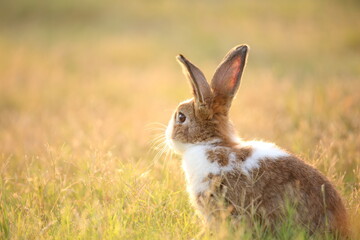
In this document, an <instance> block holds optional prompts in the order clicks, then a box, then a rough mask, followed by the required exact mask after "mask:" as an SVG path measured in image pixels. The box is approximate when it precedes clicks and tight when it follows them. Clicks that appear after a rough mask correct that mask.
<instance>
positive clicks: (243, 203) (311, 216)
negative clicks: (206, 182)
mask: <svg viewBox="0 0 360 240" xmlns="http://www.w3.org/2000/svg"><path fill="white" fill-rule="evenodd" d="M220 178H221V180H220ZM209 179H211V181H213V179H214V177H213V176H212V177H211V178H209ZM215 181H216V182H215V183H212V184H211V186H212V188H211V190H210V192H207V194H205V195H201V196H199V199H200V200H199V201H198V203H199V204H209V203H211V207H210V206H201V209H211V208H213V207H214V204H215V203H214V201H215V199H218V196H224V199H225V202H226V203H227V205H226V206H230V207H231V209H232V211H231V215H233V216H238V215H247V216H250V217H254V216H255V217H257V218H258V219H260V220H261V222H263V223H264V224H266V225H268V226H270V227H275V226H276V224H277V223H278V222H279V221H280V220H281V219H282V217H283V216H284V214H285V211H286V209H285V207H286V206H287V204H286V203H288V204H290V205H291V206H292V207H294V208H295V209H296V210H297V211H296V214H295V216H294V220H295V221H296V222H297V223H299V224H301V225H303V226H305V227H307V228H308V230H309V232H310V233H314V232H316V231H318V230H321V231H327V230H330V231H331V232H334V233H336V232H339V233H340V234H341V235H342V236H346V235H347V219H346V211H345V207H344V205H343V203H342V200H341V198H340V197H339V194H338V193H337V191H336V190H335V188H334V187H333V186H332V184H331V183H330V182H329V181H328V180H327V179H326V178H325V177H324V176H323V175H322V174H321V173H320V172H318V171H317V170H316V169H314V168H312V167H311V166H309V165H307V164H306V163H304V162H303V161H301V160H299V159H297V158H296V157H294V156H291V157H284V158H280V159H273V160H265V161H262V162H261V164H260V167H259V169H257V170H254V171H253V172H252V175H251V176H250V177H248V176H246V175H244V174H242V173H241V172H239V171H236V172H231V173H227V174H224V175H221V176H217V178H216V180H215ZM219 182H220V183H219ZM224 189H226V191H225V192H224ZM322 189H323V190H322ZM206 198H213V199H206ZM218 204H219V203H218ZM217 209H219V206H217ZM223 209H225V211H228V209H229V207H226V208H224V207H223ZM209 213H210V215H211V214H212V213H211V212H206V213H205V214H206V215H207V214H209ZM208 218H209V217H208Z"/></svg>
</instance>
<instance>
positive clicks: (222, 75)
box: [211, 45, 249, 114]
mask: <svg viewBox="0 0 360 240" xmlns="http://www.w3.org/2000/svg"><path fill="white" fill-rule="evenodd" d="M248 49H249V47H248V46H247V45H240V46H236V47H234V48H233V49H231V50H230V51H229V53H228V54H227V55H226V56H225V57H224V60H223V61H222V62H221V63H220V65H219V66H218V68H217V69H216V71H215V74H214V77H213V79H212V81H211V88H212V90H213V93H214V104H215V105H218V106H219V107H220V108H221V109H222V111H223V112H224V113H225V114H227V112H228V110H229V108H230V106H231V102H232V99H233V98H234V96H235V94H236V92H237V90H238V88H239V86H240V80H241V75H242V73H243V70H244V67H245V63H246V58H247V52H248Z"/></svg>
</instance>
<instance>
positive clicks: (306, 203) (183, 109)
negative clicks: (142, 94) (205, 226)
mask: <svg viewBox="0 0 360 240" xmlns="http://www.w3.org/2000/svg"><path fill="white" fill-rule="evenodd" d="M248 50H249V47H248V46H247V45H239V46H236V47H234V48H233V49H231V50H230V51H229V52H228V53H227V55H226V56H225V57H224V59H223V61H222V62H221V63H220V65H219V66H218V67H217V69H216V71H215V74H214V76H213V78H212V80H211V83H210V84H209V83H208V82H207V80H206V78H205V76H204V74H203V73H202V72H201V70H200V69H199V68H197V67H196V66H195V65H193V64H192V63H191V62H190V61H189V60H187V59H186V58H185V57H184V56H183V55H178V56H177V60H178V62H179V63H180V65H181V66H182V69H183V72H184V74H185V75H186V77H187V78H188V80H189V81H190V83H191V87H192V91H193V98H191V99H190V100H187V101H184V102H182V103H180V104H179V105H178V107H177V109H176V111H175V112H174V114H173V115H172V117H171V119H170V121H169V124H168V126H167V128H166V131H165V135H166V142H167V144H168V145H169V146H170V148H171V149H172V150H174V151H175V153H178V154H180V155H182V168H183V170H184V172H185V177H186V183H187V191H188V194H189V196H190V201H191V203H192V205H193V206H194V208H195V209H196V210H197V211H198V213H199V214H200V216H202V217H203V219H205V220H206V222H208V223H216V222H217V221H218V220H219V219H220V218H221V215H219V212H223V213H224V212H225V213H227V214H228V216H229V217H230V218H232V219H237V218H238V217H241V216H249V215H250V214H249V212H251V211H253V213H252V214H253V216H256V219H260V220H261V223H264V224H265V226H270V229H273V228H274V227H275V226H276V225H277V224H278V223H280V222H281V221H282V219H284V210H285V208H286V205H287V203H289V202H290V203H291V204H292V205H291V206H293V207H294V209H295V211H296V214H295V220H296V223H299V224H300V225H301V226H303V227H305V228H306V229H307V230H308V232H309V233H310V234H313V233H316V232H319V231H320V230H323V231H326V232H331V233H335V234H339V235H340V236H346V235H347V234H348V224H347V214H346V209H345V207H344V204H343V202H342V199H341V197H340V196H339V194H338V192H337V191H336V190H335V188H334V186H333V185H332V184H331V183H330V182H329V180H327V179H326V177H325V176H323V175H322V174H321V173H320V172H319V171H318V170H316V169H315V168H313V167H312V166H310V165H308V164H306V163H305V162H304V161H303V160H301V159H299V158H298V157H296V156H295V155H292V154H290V153H289V152H287V151H285V150H283V149H281V148H279V147H278V146H276V145H275V144H273V143H267V142H262V141H243V140H241V139H240V138H239V137H238V136H237V134H236V132H235V129H234V127H233V125H232V123H231V121H230V119H229V109H230V106H231V103H232V100H233V98H234V96H235V94H236V92H237V90H238V88H239V86H240V80H241V76H242V73H243V70H244V67H245V64H246V61H247V55H248ZM220 199H222V200H223V201H220ZM219 202H223V204H221V205H220V204H218V203H219ZM220 206H222V207H220ZM251 209H252V210H251Z"/></svg>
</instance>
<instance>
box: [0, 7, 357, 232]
mask: <svg viewBox="0 0 360 240" xmlns="http://www.w3.org/2000/svg"><path fill="white" fill-rule="evenodd" d="M359 12H360V5H359V4H358V2H357V1H351V0H345V1H335V0H328V1H325V0H319V1H311V0H304V1H296V2H293V1H292V2H291V3H290V2H288V1H281V0H276V1H272V2H270V1H266V2H261V1H235V0H234V1H230V0H227V1H215V0H209V1H205V0H200V1H187V0H185V1H177V0H174V1H165V0H154V1H145V0H142V1H111V0H104V1H95V0H77V1H71V0H64V1H55V0H50V1H40V0H16V1H1V2H0V239H232V238H234V237H242V239H275V238H276V239H306V236H305V235H304V233H303V231H301V230H298V229H294V228H291V227H288V228H284V229H283V231H282V232H280V233H279V235H277V236H273V235H272V234H270V233H267V232H265V231H262V230H261V229H260V230H259V229H258V230H257V231H255V233H252V234H253V235H251V234H250V233H249V232H248V231H247V229H245V228H240V229H238V230H237V231H236V232H232V231H228V229H226V228H224V229H222V231H219V232H217V233H214V234H213V235H211V234H209V233H207V232H205V233H204V230H203V227H202V223H201V219H199V218H198V216H197V215H196V214H195V212H194V209H193V208H192V207H191V206H190V204H189V201H188V196H187V193H186V190H185V179H184V175H183V173H182V169H181V159H180V158H179V157H178V156H176V155H173V154H169V152H168V150H166V149H163V144H161V139H162V138H161V136H162V134H163V132H164V128H165V125H166V124H167V122H168V120H169V118H170V116H171V114H172V111H173V110H174V109H175V107H176V106H177V104H178V103H179V102H180V101H183V100H185V99H187V98H190V97H191V91H190V88H189V85H188V82H187V81H186V79H185V77H184V76H183V74H182V72H181V69H180V67H179V66H178V63H177V62H176V61H175V56H176V55H177V54H178V53H182V54H184V55H185V56H186V57H187V58H189V59H190V60H191V61H193V62H194V63H196V64H197V65H198V66H199V67H200V68H201V69H202V70H203V71H204V73H205V75H206V76H207V77H208V79H211V75H212V74H213V72H214V70H215V67H216V66H217V64H218V63H219V62H220V61H221V59H222V57H223V56H224V55H225V53H226V52H227V51H228V50H229V49H230V48H232V47H233V46H235V45H237V44H242V43H247V44H248V45H250V48H251V49H250V55H249V59H248V64H247V68H246V70H245V72H244V75H243V78H242V83H241V87H240V91H239V93H238V95H237V98H236V99H235V101H234V103H233V107H232V111H231V113H230V114H231V118H232V120H233V122H234V124H235V126H236V128H237V131H238V133H239V135H240V136H241V137H242V138H244V139H262V140H266V141H272V142H275V143H276V144H278V145H279V146H281V147H283V148H285V149H287V150H289V151H291V152H293V153H295V154H296V155H298V156H300V157H301V158H303V159H304V160H305V161H306V162H308V163H309V164H311V165H313V166H316V167H317V168H318V169H319V170H320V171H321V172H322V173H323V174H324V175H326V176H327V177H328V178H329V179H331V181H332V182H333V183H334V184H335V186H336V187H337V189H338V190H339V192H340V193H341V195H342V196H343V199H344V201H345V203H346V207H347V209H348V212H349V218H350V223H351V226H350V228H351V230H352V234H353V236H352V237H353V239H360V31H359V29H360V16H359ZM157 140H159V141H157Z"/></svg>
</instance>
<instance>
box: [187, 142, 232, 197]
mask: <svg viewBox="0 0 360 240" xmlns="http://www.w3.org/2000/svg"><path fill="white" fill-rule="evenodd" d="M189 145H190V144H189ZM215 148H216V147H215ZM210 149H214V146H211V145H210V143H207V144H191V146H189V147H188V148H187V150H186V151H185V153H184V155H183V161H182V167H183V170H184V172H185V175H186V181H187V190H188V192H189V193H190V197H191V199H192V200H195V198H196V196H197V195H198V194H199V193H202V192H204V191H206V190H208V188H209V184H210V183H209V181H206V178H207V177H208V176H209V174H214V175H216V174H220V173H222V172H229V171H232V170H233V167H232V166H230V164H229V165H228V166H225V167H221V166H220V165H219V164H218V163H217V162H216V161H214V162H210V161H209V159H208V156H207V151H208V150H210Z"/></svg>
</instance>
